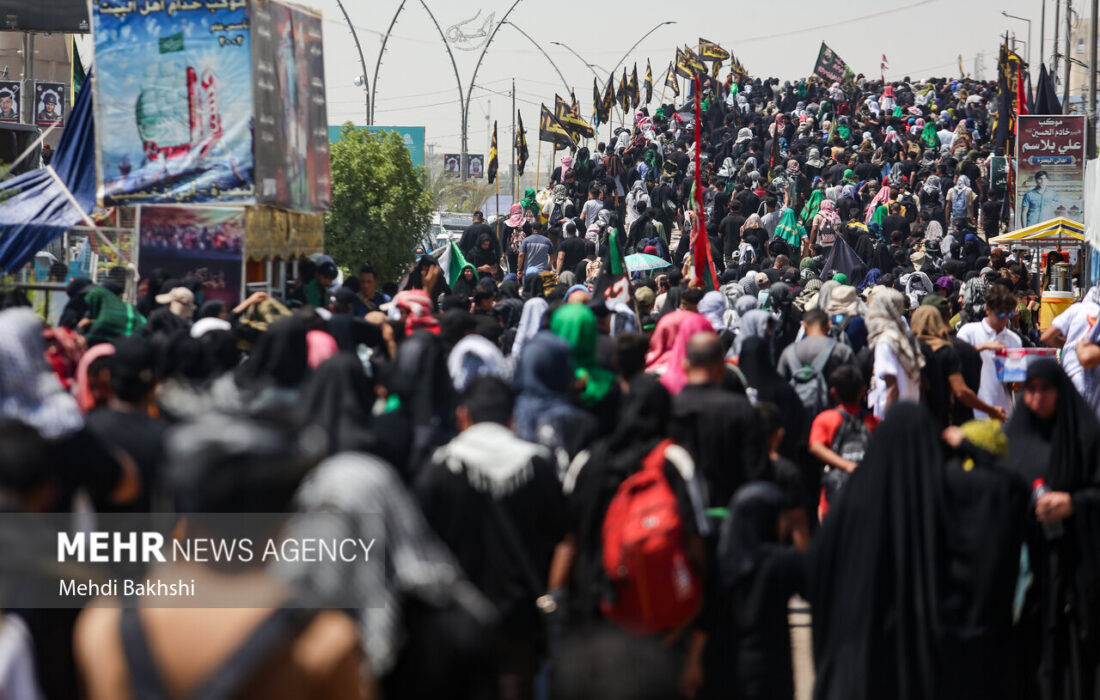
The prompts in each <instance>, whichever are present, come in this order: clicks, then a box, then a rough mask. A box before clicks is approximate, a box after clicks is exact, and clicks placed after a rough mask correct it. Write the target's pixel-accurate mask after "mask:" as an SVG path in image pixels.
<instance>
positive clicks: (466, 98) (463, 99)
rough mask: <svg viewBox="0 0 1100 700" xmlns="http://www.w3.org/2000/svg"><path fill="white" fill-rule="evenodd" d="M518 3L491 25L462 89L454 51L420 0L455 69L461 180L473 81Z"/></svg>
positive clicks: (464, 172)
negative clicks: (472, 70)
mask: <svg viewBox="0 0 1100 700" xmlns="http://www.w3.org/2000/svg"><path fill="white" fill-rule="evenodd" d="M519 3H520V0H515V2H513V3H512V6H511V7H509V8H508V11H507V12H505V13H504V16H503V17H501V18H500V21H499V22H497V23H496V26H494V27H493V31H492V33H490V34H489V39H488V41H486V42H485V46H484V47H482V49H481V55H480V56H478V58H477V65H476V66H474V74H473V75H472V76H470V85H469V87H468V88H467V89H465V90H463V88H462V77H461V76H460V75H459V72H458V63H457V62H455V55H454V52H453V51H451V44H450V42H448V41H447V35H446V34H444V33H443V29H442V28H440V26H439V22H438V21H436V19H435V15H433V14H432V11H431V9H430V8H429V7H428V3H426V2H425V1H424V0H420V4H421V6H423V8H424V11H425V12H427V13H428V16H429V17H431V19H432V24H434V25H435V30H436V31H437V32H439V38H440V39H442V40H443V46H444V47H445V48H446V49H447V56H448V57H450V59H451V67H452V68H454V71H455V82H456V83H457V85H458V100H459V103H460V106H461V109H462V163H461V166H460V167H461V168H462V179H463V181H465V180H467V179H469V177H470V168H469V164H468V163H467V162H466V161H467V158H466V155H467V145H468V143H469V141H468V136H469V132H468V129H467V126H468V125H469V118H470V95H471V93H473V90H474V81H476V80H477V72H478V70H480V69H481V62H482V61H483V60H484V59H485V52H487V51H488V50H489V46H490V45H492V43H493V39H495V38H496V35H497V32H498V31H499V30H500V25H502V24H504V23H505V22H506V21H507V20H508V15H510V14H512V10H514V9H516V5H518V4H519Z"/></svg>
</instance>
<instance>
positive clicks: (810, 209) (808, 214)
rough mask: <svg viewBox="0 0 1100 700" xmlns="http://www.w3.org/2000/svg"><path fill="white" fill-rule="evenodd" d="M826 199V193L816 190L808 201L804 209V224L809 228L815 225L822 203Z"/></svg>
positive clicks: (802, 217)
mask: <svg viewBox="0 0 1100 700" xmlns="http://www.w3.org/2000/svg"><path fill="white" fill-rule="evenodd" d="M823 199H825V193H824V192H822V191H821V190H814V191H813V192H811V193H810V196H809V198H807V199H806V205H805V206H804V207H802V216H801V217H800V218H801V219H802V223H803V225H805V226H809V225H810V224H811V223H813V220H814V217H815V216H817V211H818V209H820V208H821V201H822V200H823Z"/></svg>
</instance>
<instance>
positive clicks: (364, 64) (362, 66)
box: [336, 0, 371, 124]
mask: <svg viewBox="0 0 1100 700" xmlns="http://www.w3.org/2000/svg"><path fill="white" fill-rule="evenodd" d="M336 6H337V7H339V8H340V12H342V13H343V14H344V21H345V22H347V24H348V29H350V30H351V38H352V39H354V40H355V50H356V51H358V52H359V67H360V69H361V70H362V71H363V99H364V100H366V114H365V115H364V117H363V118H364V119H365V120H366V122H367V124H370V123H371V111H370V106H371V95H370V81H369V79H368V78H367V62H366V60H364V58H363V47H362V46H360V45H359V35H358V34H356V32H355V25H354V24H352V23H351V17H348V11H347V10H345V9H344V3H342V2H340V0H336Z"/></svg>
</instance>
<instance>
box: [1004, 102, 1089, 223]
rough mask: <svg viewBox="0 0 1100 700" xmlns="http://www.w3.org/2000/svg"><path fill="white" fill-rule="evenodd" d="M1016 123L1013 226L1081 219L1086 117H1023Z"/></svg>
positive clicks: (1082, 217)
mask: <svg viewBox="0 0 1100 700" xmlns="http://www.w3.org/2000/svg"><path fill="white" fill-rule="evenodd" d="M1017 125H1018V128H1019V131H1018V136H1017V139H1016V163H1017V169H1018V174H1017V178H1016V225H1017V228H1024V227H1027V226H1034V225H1035V224H1038V223H1041V222H1043V221H1047V220H1049V219H1053V218H1055V217H1065V218H1067V219H1073V220H1074V221H1084V217H1085V197H1084V182H1085V133H1086V132H1085V128H1086V127H1085V117H1084V116H1071V115H1065V116H1063V115H1022V116H1020V118H1019V120H1018V121H1017Z"/></svg>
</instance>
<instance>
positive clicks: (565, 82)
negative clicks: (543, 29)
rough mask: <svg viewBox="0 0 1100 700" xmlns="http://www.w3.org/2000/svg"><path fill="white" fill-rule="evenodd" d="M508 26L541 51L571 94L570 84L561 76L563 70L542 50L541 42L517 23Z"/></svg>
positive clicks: (510, 23)
mask: <svg viewBox="0 0 1100 700" xmlns="http://www.w3.org/2000/svg"><path fill="white" fill-rule="evenodd" d="M508 26H509V27H511V28H512V29H515V30H516V31H517V32H519V33H520V34H522V35H523V36H525V37H527V40H528V41H530V42H531V43H532V44H534V45H535V48H536V49H538V50H539V53H541V54H542V56H543V58H545V59H546V60H547V61H549V62H550V65H551V66H553V67H554V72H555V73H557V74H558V77H559V78H561V84H562V85H564V86H565V91H566V92H569V90H570V87H569V82H568V81H567V80H566V79H565V76H564V75H562V74H561V70H560V69H559V68H558V64H556V63H554V59H552V58H550V54H548V53H546V51H545V50H544V49H543V48H542V46H540V45H539V42H537V41H535V38H534V37H533V36H531V35H530V34H528V33H527V32H525V31H523V30H522V29H520V28H519V25H517V24H516V23H515V22H509V23H508Z"/></svg>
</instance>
